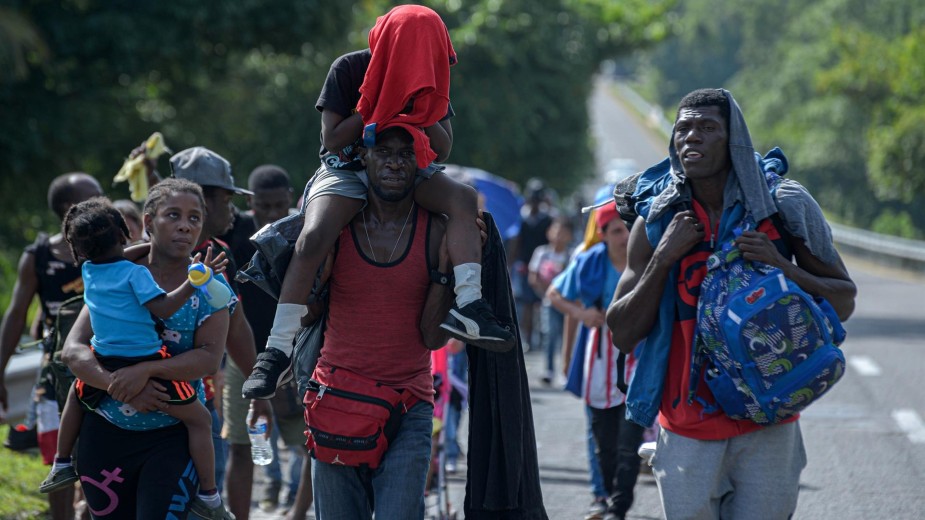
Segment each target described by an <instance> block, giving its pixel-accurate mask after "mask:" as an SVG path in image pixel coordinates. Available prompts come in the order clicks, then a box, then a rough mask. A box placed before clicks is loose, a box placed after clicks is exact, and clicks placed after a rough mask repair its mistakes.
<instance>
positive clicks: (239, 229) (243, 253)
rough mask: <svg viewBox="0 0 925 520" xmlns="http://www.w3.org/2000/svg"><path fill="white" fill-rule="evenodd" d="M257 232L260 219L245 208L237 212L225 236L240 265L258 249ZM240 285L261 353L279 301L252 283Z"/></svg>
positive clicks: (248, 318)
mask: <svg viewBox="0 0 925 520" xmlns="http://www.w3.org/2000/svg"><path fill="white" fill-rule="evenodd" d="M256 232H257V220H256V219H255V218H254V216H253V215H252V214H250V213H247V212H243V211H238V212H236V213H235V217H234V225H233V227H232V228H231V231H229V232H228V233H226V234H225V235H223V236H222V238H223V239H224V240H225V241H227V242H228V248H229V249H230V250H231V254H232V256H233V257H234V261H235V263H236V264H237V265H240V266H244V265H246V264H247V263H248V262H250V261H251V258H253V257H254V253H255V252H256V251H257V249H256V248H255V247H254V245H253V244H252V243H251V241H250V237H251V236H253V235H254V233H256ZM237 288H238V294H239V295H240V297H241V301H243V302H244V317H246V318H247V322H248V323H249V324H250V326H251V330H253V331H254V343H255V344H256V345H257V353H258V354H259V353H261V352H263V351H264V349H265V348H266V346H267V338H268V337H269V336H270V329H271V328H272V327H273V318H274V317H275V315H276V300H275V299H273V297H272V296H270V295H269V294H267V293H266V292H264V291H263V290H262V289H260V288H259V287H257V286H256V285H254V284H252V283H247V282H245V283H240V284H238V285H237Z"/></svg>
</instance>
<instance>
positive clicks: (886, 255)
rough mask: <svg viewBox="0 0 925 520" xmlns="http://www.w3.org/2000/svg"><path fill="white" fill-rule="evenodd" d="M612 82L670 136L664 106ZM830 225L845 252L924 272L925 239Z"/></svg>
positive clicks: (625, 98) (627, 100)
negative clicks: (912, 238)
mask: <svg viewBox="0 0 925 520" xmlns="http://www.w3.org/2000/svg"><path fill="white" fill-rule="evenodd" d="M611 84H612V85H613V87H614V89H615V91H616V93H617V95H618V96H619V97H620V99H622V100H623V101H624V102H625V103H626V104H627V105H629V106H630V107H631V108H632V109H633V110H635V111H636V112H637V113H638V114H639V115H640V116H642V117H643V118H644V119H645V120H646V124H648V125H649V127H650V128H652V129H653V130H655V131H657V132H659V133H661V134H662V135H663V136H664V137H665V138H666V139H668V138H670V136H671V131H672V124H671V122H670V121H668V120H667V119H666V118H665V114H664V111H663V110H662V109H661V108H659V107H658V106H656V105H653V104H651V103H649V102H648V101H646V100H645V99H644V98H643V97H642V96H640V95H639V93H638V92H636V91H635V90H633V88H632V87H630V86H629V85H628V84H627V83H626V82H623V81H614V82H612V83H611ZM830 226H831V227H832V236H833V238H834V239H835V243H836V245H837V246H838V248H839V250H840V251H842V252H843V253H848V254H852V255H855V256H860V257H863V258H864V259H866V260H869V261H873V262H876V263H879V264H884V265H889V266H892V267H899V268H901V269H904V270H908V271H912V272H914V273H918V274H925V241H923V240H909V239H906V238H899V237H894V236H889V235H881V234H879V233H874V232H872V231H867V230H864V229H858V228H852V227H848V226H844V225H841V224H833V223H830Z"/></svg>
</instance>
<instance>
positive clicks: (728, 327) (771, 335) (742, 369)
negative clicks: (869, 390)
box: [688, 189, 845, 425]
mask: <svg viewBox="0 0 925 520" xmlns="http://www.w3.org/2000/svg"><path fill="white" fill-rule="evenodd" d="M772 192H773V189H772ZM755 227H756V225H755V222H754V220H753V219H752V218H751V217H750V216H747V215H746V217H745V219H744V220H743V223H742V226H740V227H739V228H738V229H736V233H735V235H736V236H738V235H740V234H741V233H742V229H754V228H755ZM707 270H708V271H707V275H706V278H704V280H703V283H702V284H701V289H700V299H699V301H698V304H697V330H696V333H695V337H694V363H693V365H694V367H693V368H694V369H695V370H696V372H695V374H699V370H700V366H704V367H705V371H706V373H705V380H706V383H707V386H708V387H709V388H710V390H711V392H712V393H713V396H714V398H715V399H716V403H705V402H703V401H702V400H701V399H699V398H697V399H698V401H701V404H703V405H704V407H705V409H706V410H705V411H706V413H710V412H713V411H715V410H716V409H717V405H718V408H720V409H722V411H723V412H724V413H725V414H726V415H727V416H729V417H730V418H732V419H737V420H738V419H750V420H752V421H754V422H756V423H758V424H762V425H771V424H776V423H779V422H781V421H783V420H785V419H787V418H788V417H792V416H793V415H795V414H797V413H798V412H800V411H801V410H803V409H804V408H806V407H807V406H809V404H810V403H812V402H814V401H815V400H816V399H818V398H819V397H821V396H822V395H823V394H824V393H826V392H827V391H828V390H829V389H831V388H832V386H833V385H834V384H835V383H836V382H838V380H839V379H841V377H842V375H843V374H844V372H845V356H844V354H843V353H842V352H841V349H839V348H838V347H837V345H839V344H840V343H841V342H842V341H843V340H844V339H845V330H844V328H843V327H842V325H841V322H840V321H839V319H838V316H837V314H836V313H835V310H834V309H833V308H832V306H831V305H830V304H829V303H828V302H827V301H825V300H824V299H822V298H813V297H812V296H810V295H809V294H807V293H806V292H805V291H803V290H802V289H800V287H799V286H797V284H796V283H794V282H793V281H791V280H789V279H787V278H786V277H785V276H784V274H783V272H781V270H780V269H777V268H774V267H771V266H768V265H766V264H762V263H758V262H750V261H748V260H745V259H744V258H743V256H742V253H741V251H740V250H739V249H738V248H737V247H736V246H735V244H734V242H733V241H732V240H730V241H729V242H727V243H724V244H723V245H722V247H721V249H720V250H719V251H717V252H715V253H713V254H712V255H711V256H710V257H709V259H708V260H707ZM692 380H693V381H694V382H695V383H693V385H696V381H698V380H699V377H695V378H692ZM694 390H695V388H692V389H691V392H690V394H689V399H688V400H689V401H691V400H693V399H695V397H694Z"/></svg>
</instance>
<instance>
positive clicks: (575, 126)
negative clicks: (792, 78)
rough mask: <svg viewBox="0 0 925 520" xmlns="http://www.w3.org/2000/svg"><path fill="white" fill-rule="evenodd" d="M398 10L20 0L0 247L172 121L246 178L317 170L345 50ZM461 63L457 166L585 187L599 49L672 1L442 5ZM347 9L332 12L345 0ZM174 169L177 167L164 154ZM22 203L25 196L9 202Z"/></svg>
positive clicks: (651, 35)
mask: <svg viewBox="0 0 925 520" xmlns="http://www.w3.org/2000/svg"><path fill="white" fill-rule="evenodd" d="M392 5H393V3H392V2H381V1H375V0H363V1H344V2H337V3H336V6H335V5H334V4H332V3H330V2H322V1H321V0H307V1H299V2H292V1H289V0H236V1H228V2H200V1H196V0H174V1H171V2H130V1H105V0H57V1H54V0H44V1H40V2H35V1H32V2H26V1H11V2H8V4H7V6H6V7H2V8H0V14H2V17H0V65H3V67H0V68H2V71H0V113H2V114H3V117H2V118H0V204H2V205H3V207H4V208H6V209H5V210H4V214H5V216H6V217H7V218H4V219H3V220H2V221H0V249H4V248H6V247H10V246H16V247H17V248H18V247H20V246H21V245H22V244H23V243H25V242H26V241H28V240H31V239H32V238H33V237H34V234H35V232H36V230H37V229H46V230H47V229H49V228H50V227H51V226H52V225H53V217H52V215H51V214H50V213H49V212H48V211H47V210H45V209H44V208H45V204H44V200H45V191H46V189H47V186H48V183H49V181H50V180H51V179H52V178H53V177H54V176H56V175H58V174H60V173H63V172H67V171H76V170H82V171H86V172H88V173H91V174H93V175H95V176H97V177H98V178H99V179H100V181H101V182H102V183H103V186H104V188H106V190H107V192H109V194H111V195H112V196H113V197H114V198H119V197H124V196H126V195H127V191H125V190H126V188H125V187H124V185H119V186H116V187H110V184H111V179H112V177H113V176H114V175H115V173H116V172H117V171H118V169H119V166H120V165H121V162H122V160H123V159H124V158H125V156H126V155H127V154H128V152H129V150H131V149H132V148H133V147H134V146H136V145H137V144H138V143H140V142H141V141H142V140H143V139H145V138H146V137H147V136H148V135H150V134H151V133H152V132H153V131H155V130H158V131H160V132H162V133H163V134H164V136H165V139H166V142H167V143H168V145H169V146H171V148H173V150H174V151H178V150H181V149H183V148H186V147H189V146H195V145H203V146H207V147H209V148H211V149H213V150H215V151H216V152H218V153H220V154H222V155H224V156H225V157H227V158H228V159H229V160H230V161H231V163H232V166H233V168H234V171H235V175H236V177H237V178H238V180H239V182H242V181H243V179H244V177H245V176H246V175H247V173H248V172H249V171H250V170H251V169H252V168H254V167H255V166H257V165H259V164H263V163H268V162H272V163H276V164H279V165H282V166H283V167H285V168H287V170H288V171H289V172H290V174H291V175H292V177H293V181H294V182H296V183H297V184H301V183H303V182H304V181H306V180H307V179H308V177H309V176H310V175H311V174H312V173H313V172H314V170H315V169H316V167H317V165H318V159H317V152H318V145H319V139H318V135H319V132H320V118H319V115H318V113H317V111H316V110H315V109H314V102H315V100H316V99H317V96H318V92H319V91H320V88H321V85H322V83H323V81H324V77H325V75H326V74H327V71H328V68H329V66H330V64H331V62H332V61H333V59H334V58H336V57H337V56H339V55H340V54H342V53H344V52H347V51H350V50H355V49H361V48H364V47H365V46H366V32H367V31H368V29H369V28H370V27H371V26H372V24H373V23H374V22H375V17H376V16H377V15H380V14H383V13H385V12H386V11H387V10H388V9H390V8H391V7H392ZM427 5H429V6H430V7H432V8H434V9H435V10H436V11H438V12H439V13H440V14H441V16H443V17H444V20H445V21H446V23H447V26H448V28H449V29H450V32H451V35H452V37H453V40H454V44H455V45H456V49H457V52H458V53H459V56H460V63H459V65H458V66H456V67H454V68H453V69H452V72H451V73H452V81H453V83H452V90H451V96H452V100H453V104H454V107H455V108H456V109H457V113H458V117H457V118H455V119H454V121H453V125H454V128H455V130H456V131H455V146H454V151H453V155H452V160H453V161H454V162H457V163H460V164H468V165H473V166H478V167H482V168H485V169H488V170H491V171H494V172H497V173H499V174H501V175H504V176H505V177H507V178H509V179H512V180H515V181H520V182H522V181H524V180H526V179H527V178H529V177H534V176H538V177H542V178H544V179H546V180H547V181H548V182H549V184H551V185H553V186H555V187H557V188H560V189H565V190H568V189H571V188H573V187H575V186H577V181H578V180H579V179H582V178H584V177H587V176H588V175H590V174H591V173H592V166H593V165H592V160H591V157H592V154H591V153H590V148H589V147H590V146H591V143H590V142H589V137H588V117H587V113H586V112H587V110H586V98H587V96H588V94H589V92H590V90H589V89H590V85H591V76H592V74H593V73H594V72H595V70H596V68H597V66H598V63H599V62H600V60H601V59H603V58H606V57H612V56H615V55H618V54H620V53H623V52H626V51H627V50H629V49H631V48H633V47H634V46H636V45H644V44H647V43H650V42H653V41H657V40H658V39H660V38H662V37H663V36H664V35H666V34H667V29H668V25H667V22H666V18H665V16H664V14H665V12H666V11H667V10H668V8H669V7H670V6H671V5H673V0H658V1H654V2H653V1H648V0H627V1H624V2H610V1H605V0H482V1H473V2H468V1H467V2H462V1H460V0H446V1H431V2H427ZM335 7H336V8H335ZM160 166H161V169H162V170H164V169H166V168H167V163H166V160H162V163H161V165H160ZM14 201H15V204H14V203H13V202H14Z"/></svg>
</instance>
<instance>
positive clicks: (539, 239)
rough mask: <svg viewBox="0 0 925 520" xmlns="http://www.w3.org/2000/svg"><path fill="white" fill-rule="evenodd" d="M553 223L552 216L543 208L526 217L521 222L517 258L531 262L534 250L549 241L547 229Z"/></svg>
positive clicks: (527, 262)
mask: <svg viewBox="0 0 925 520" xmlns="http://www.w3.org/2000/svg"><path fill="white" fill-rule="evenodd" d="M551 224H552V217H551V216H549V214H548V213H546V212H545V211H543V210H540V212H539V213H537V214H536V215H529V216H527V217H524V219H523V222H522V223H521V224H520V235H519V236H520V244H519V246H518V248H517V258H516V260H519V261H521V262H524V263H526V264H529V263H530V258H531V257H533V251H534V250H535V249H536V248H537V247H539V246H541V245H543V244H546V243H547V242H548V240H546V230H547V229H549V226H550V225H551Z"/></svg>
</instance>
